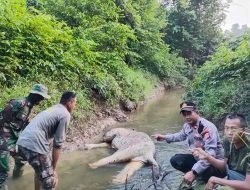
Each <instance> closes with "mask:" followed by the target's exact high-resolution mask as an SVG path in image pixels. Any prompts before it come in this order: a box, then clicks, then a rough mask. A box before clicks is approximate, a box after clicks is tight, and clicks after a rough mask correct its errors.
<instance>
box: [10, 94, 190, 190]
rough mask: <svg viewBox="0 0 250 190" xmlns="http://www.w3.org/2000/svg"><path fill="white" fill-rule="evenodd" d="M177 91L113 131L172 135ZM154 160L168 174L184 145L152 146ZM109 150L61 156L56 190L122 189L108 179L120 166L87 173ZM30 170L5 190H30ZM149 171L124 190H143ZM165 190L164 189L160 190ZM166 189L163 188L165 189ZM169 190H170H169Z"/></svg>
mask: <svg viewBox="0 0 250 190" xmlns="http://www.w3.org/2000/svg"><path fill="white" fill-rule="evenodd" d="M181 95H182V91H181V90H175V91H170V92H168V93H167V94H166V95H163V96H161V97H159V98H158V99H156V100H154V101H151V102H150V103H147V104H146V105H144V106H143V107H141V108H140V109H139V110H138V111H137V112H136V113H135V114H134V116H133V119H132V121H131V122H127V123H123V124H119V125H117V127H131V128H135V129H137V130H138V131H144V132H146V133H148V134H149V135H151V134H155V133H172V132H176V131H178V130H179V129H180V128H181V126H182V120H181V117H180V115H179V113H178V110H179V108H178V105H179V103H180V101H181ZM156 150H157V153H156V160H157V162H158V163H159V165H160V166H161V167H162V169H163V170H165V171H166V170H172V168H171V166H170V163H169V159H170V157H171V156H173V155H174V154H175V153H177V152H182V153H183V152H186V151H187V150H186V146H185V144H184V143H174V144H167V143H165V142H156ZM111 153H112V151H111V150H107V149H95V150H90V151H82V152H72V153H66V154H63V155H62V157H61V158H60V160H59V163H58V174H59V180H60V181H59V186H58V188H57V189H58V190H92V189H93V190H99V189H100V190H101V189H109V190H114V189H125V187H124V185H112V184H111V183H110V182H111V180H112V176H114V175H116V174H117V173H118V172H119V171H120V170H121V169H122V168H123V167H124V164H118V165H117V164H116V165H109V166H106V167H102V168H98V169H95V170H92V169H90V168H89V167H88V166H87V163H90V162H93V161H96V160H98V159H100V158H102V157H105V156H107V155H110V154H111ZM33 175H34V174H33V170H32V169H31V168H30V167H29V166H26V168H25V173H24V176H23V177H22V178H20V179H18V180H13V179H11V178H10V179H9V190H32V189H34V188H33V186H34V185H33ZM171 175H176V174H170V175H169V176H168V183H169V185H170V186H171V184H173V183H176V182H175V179H176V178H175V177H173V176H171ZM151 176H152V172H151V168H150V167H144V168H142V169H141V170H139V171H138V172H136V174H135V175H134V176H133V177H132V179H131V180H130V181H129V183H128V189H131V188H132V187H133V186H134V188H133V189H135V188H137V189H145V187H142V186H143V185H146V184H148V183H149V184H150V183H151V179H152V177H151ZM164 189H165V188H164ZM166 189H167V188H166ZM172 189H173V188H172Z"/></svg>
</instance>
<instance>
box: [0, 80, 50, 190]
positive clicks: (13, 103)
mask: <svg viewBox="0 0 250 190" xmlns="http://www.w3.org/2000/svg"><path fill="white" fill-rule="evenodd" d="M48 98H49V95H48V89H47V87H45V86H44V85H42V84H35V85H34V86H33V87H32V89H31V91H30V93H29V95H28V96H27V97H23V98H18V99H12V100H10V101H8V102H7V103H6V105H5V107H4V108H3V109H2V110H1V111H0V190H5V189H7V185H6V179H7V177H8V171H9V157H10V155H11V156H12V157H13V158H14V159H15V167H14V170H13V177H14V178H16V177H19V176H21V175H22V173H23V166H24V165H25V162H24V161H22V160H20V159H18V157H17V155H16V152H15V146H16V142H17V139H18V137H19V135H20V133H21V132H22V131H23V129H24V128H25V127H26V126H27V124H28V123H29V120H30V115H31V112H32V110H33V107H34V106H36V105H38V104H39V103H40V102H41V101H42V100H44V99H48Z"/></svg>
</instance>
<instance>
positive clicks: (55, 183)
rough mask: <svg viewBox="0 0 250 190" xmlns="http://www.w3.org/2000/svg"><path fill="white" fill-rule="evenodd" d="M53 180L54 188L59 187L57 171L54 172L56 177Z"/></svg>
mask: <svg viewBox="0 0 250 190" xmlns="http://www.w3.org/2000/svg"><path fill="white" fill-rule="evenodd" d="M52 178H53V187H56V186H57V185H58V175H57V173H56V171H54V175H53V177H52Z"/></svg>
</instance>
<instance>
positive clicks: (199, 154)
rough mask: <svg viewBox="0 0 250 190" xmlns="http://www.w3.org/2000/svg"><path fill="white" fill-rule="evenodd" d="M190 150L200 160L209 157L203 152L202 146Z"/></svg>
mask: <svg viewBox="0 0 250 190" xmlns="http://www.w3.org/2000/svg"><path fill="white" fill-rule="evenodd" d="M191 152H192V154H193V156H194V157H197V158H199V159H200V160H207V159H208V157H209V154H208V153H207V152H205V151H204V150H203V149H202V148H193V149H191Z"/></svg>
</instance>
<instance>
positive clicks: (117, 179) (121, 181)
mask: <svg viewBox="0 0 250 190" xmlns="http://www.w3.org/2000/svg"><path fill="white" fill-rule="evenodd" d="M125 182H126V179H119V178H117V177H114V178H113V179H112V183H113V184H116V185H119V184H123V183H125Z"/></svg>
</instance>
